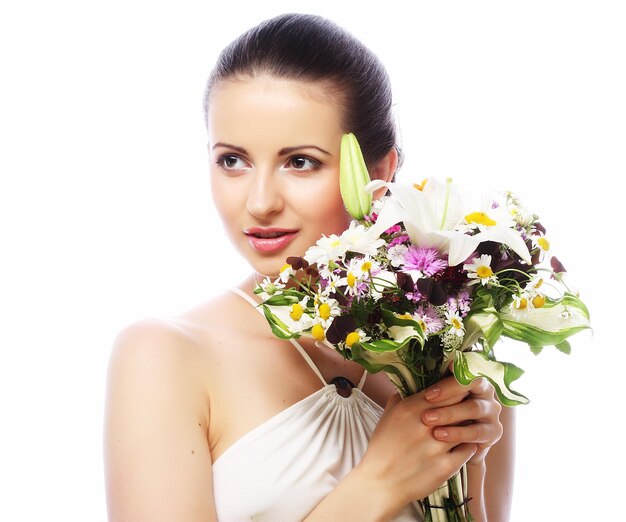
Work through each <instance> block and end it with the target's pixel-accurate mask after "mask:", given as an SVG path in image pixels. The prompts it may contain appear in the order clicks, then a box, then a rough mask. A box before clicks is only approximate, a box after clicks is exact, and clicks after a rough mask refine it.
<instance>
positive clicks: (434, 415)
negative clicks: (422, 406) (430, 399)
mask: <svg viewBox="0 0 626 522" xmlns="http://www.w3.org/2000/svg"><path fill="white" fill-rule="evenodd" d="M424 419H425V420H426V422H435V421H438V420H439V413H438V412H436V411H427V412H425V413H424Z"/></svg>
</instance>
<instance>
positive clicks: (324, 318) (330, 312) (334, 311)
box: [315, 295, 341, 329]
mask: <svg viewBox="0 0 626 522" xmlns="http://www.w3.org/2000/svg"><path fill="white" fill-rule="evenodd" d="M339 315H341V308H339V302H338V301H337V300H336V299H329V298H328V297H326V296H324V295H318V296H317V298H316V300H315V321H316V322H317V323H319V324H321V325H322V326H323V327H324V329H326V328H328V327H329V326H330V323H332V322H333V319H334V318H335V317H337V316H339Z"/></svg>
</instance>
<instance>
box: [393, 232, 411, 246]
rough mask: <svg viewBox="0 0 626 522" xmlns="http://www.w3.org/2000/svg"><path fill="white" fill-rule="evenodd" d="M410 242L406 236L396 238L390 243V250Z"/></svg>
mask: <svg viewBox="0 0 626 522" xmlns="http://www.w3.org/2000/svg"><path fill="white" fill-rule="evenodd" d="M408 240H409V236H407V235H406V234H405V235H402V236H398V237H394V238H393V239H392V240H391V241H390V242H389V248H391V247H392V246H396V245H400V244H402V243H406V242H407V241H408Z"/></svg>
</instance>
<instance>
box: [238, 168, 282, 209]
mask: <svg viewBox="0 0 626 522" xmlns="http://www.w3.org/2000/svg"><path fill="white" fill-rule="evenodd" d="M282 208H283V198H282V195H281V190H280V186H279V185H278V181H277V180H276V179H275V175H274V173H273V172H271V171H269V170H265V171H264V170H257V171H256V172H255V173H254V174H253V176H252V177H251V180H250V187H249V190H248V201H247V209H248V212H250V214H252V215H253V216H255V217H257V218H259V219H264V218H267V217H269V216H270V215H272V214H275V213H277V212H280V211H281V210H282Z"/></svg>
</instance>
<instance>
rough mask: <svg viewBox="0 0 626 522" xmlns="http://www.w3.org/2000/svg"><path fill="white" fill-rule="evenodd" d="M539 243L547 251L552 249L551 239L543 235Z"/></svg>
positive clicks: (538, 240)
mask: <svg viewBox="0 0 626 522" xmlns="http://www.w3.org/2000/svg"><path fill="white" fill-rule="evenodd" d="M537 244H538V245H539V246H540V247H541V249H542V250H545V251H548V250H550V241H548V240H547V239H546V238H545V237H543V236H542V237H540V238H539V239H537Z"/></svg>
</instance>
